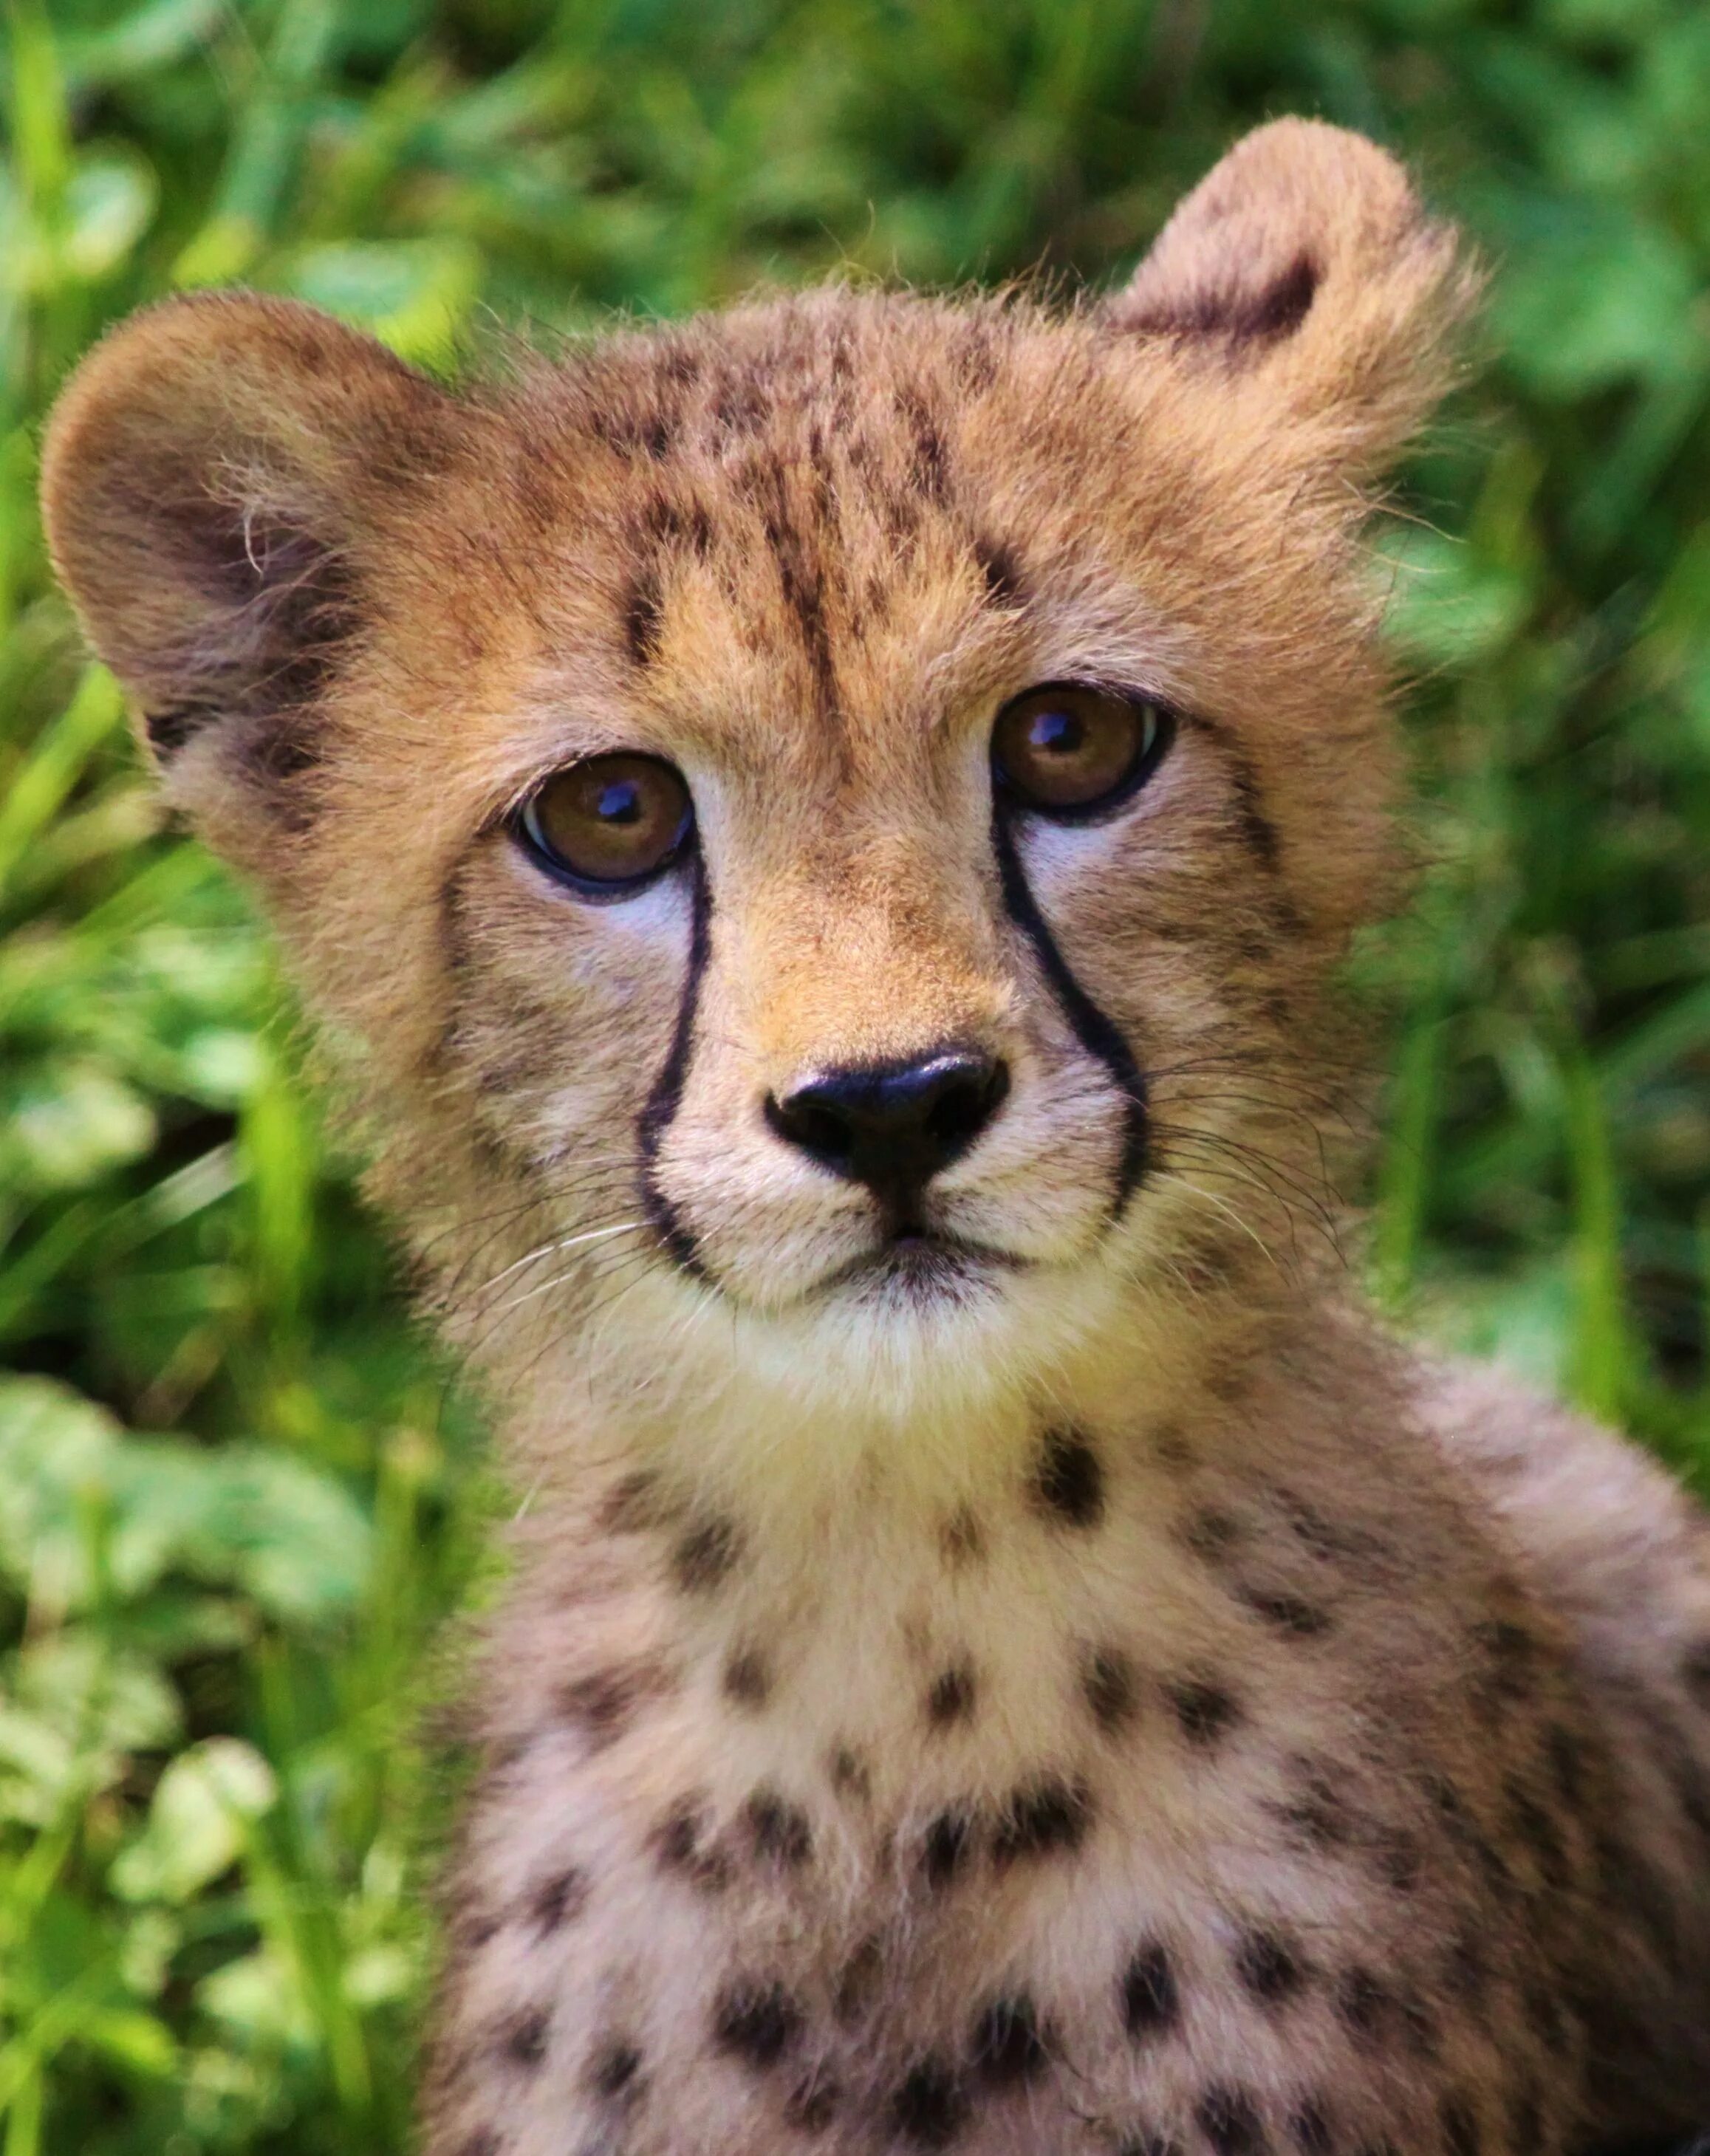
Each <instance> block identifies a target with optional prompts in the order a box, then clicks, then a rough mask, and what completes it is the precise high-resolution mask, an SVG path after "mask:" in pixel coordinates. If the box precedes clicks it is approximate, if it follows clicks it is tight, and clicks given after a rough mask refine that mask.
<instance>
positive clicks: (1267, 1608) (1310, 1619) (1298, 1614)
mask: <svg viewBox="0 0 1710 2156" xmlns="http://www.w3.org/2000/svg"><path fill="white" fill-rule="evenodd" d="M1237 1592H1238V1594H1239V1595H1240V1599H1241V1601H1243V1602H1244V1603H1245V1604H1246V1606H1247V1607H1248V1609H1250V1610H1251V1611H1252V1613H1253V1614H1254V1615H1255V1616H1256V1617H1259V1618H1262V1619H1263V1620H1264V1621H1265V1623H1266V1624H1267V1625H1270V1626H1271V1630H1273V1631H1276V1632H1281V1633H1283V1634H1284V1635H1286V1636H1287V1637H1288V1638H1290V1639H1294V1640H1317V1639H1322V1636H1323V1635H1324V1634H1325V1633H1327V1631H1328V1630H1330V1615H1329V1612H1328V1611H1327V1610H1326V1609H1321V1608H1320V1607H1319V1605H1318V1604H1317V1603H1316V1602H1308V1601H1307V1600H1306V1599H1304V1598H1303V1597H1302V1596H1301V1595H1298V1594H1281V1593H1279V1592H1276V1591H1274V1590H1272V1589H1269V1588H1263V1587H1243V1588H1240V1589H1238V1590H1237Z"/></svg>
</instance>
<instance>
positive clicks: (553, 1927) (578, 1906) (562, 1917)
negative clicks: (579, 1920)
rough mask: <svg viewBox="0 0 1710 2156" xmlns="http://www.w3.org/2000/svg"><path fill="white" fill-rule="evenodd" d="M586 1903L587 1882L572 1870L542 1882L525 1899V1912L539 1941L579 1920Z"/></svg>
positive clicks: (578, 1872)
mask: <svg viewBox="0 0 1710 2156" xmlns="http://www.w3.org/2000/svg"><path fill="white" fill-rule="evenodd" d="M587 1901H588V1880H587V1878H586V1876H584V1874H583V1873H582V1872H581V1871H578V1870H577V1869H576V1868H575V1866H566V1868H565V1869H564V1870H563V1871H555V1872H554V1873H553V1874H552V1877H551V1878H549V1879H544V1880H542V1881H541V1883H540V1885H539V1886H537V1887H536V1889H535V1891H534V1892H533V1893H532V1895H531V1896H530V1897H529V1904H528V1912H529V1915H530V1917H531V1918H532V1919H533V1922H534V1926H535V1929H536V1930H537V1931H538V1932H539V1933H541V1934H542V1936H543V1937H544V1935H545V1934H546V1933H548V1932H555V1931H557V1928H558V1927H559V1925H560V1924H563V1923H567V1922H569V1920H570V1919H571V1917H577V1916H579V1915H580V1914H581V1913H582V1911H583V1907H585V1906H586V1904H587Z"/></svg>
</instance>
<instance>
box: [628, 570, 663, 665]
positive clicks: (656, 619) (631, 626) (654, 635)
mask: <svg viewBox="0 0 1710 2156" xmlns="http://www.w3.org/2000/svg"><path fill="white" fill-rule="evenodd" d="M664 613H665V603H664V600H663V598H662V596H661V594H660V584H659V572H658V571H657V570H655V569H650V568H649V569H638V570H637V571H636V572H635V575H634V577H633V579H632V580H631V582H630V585H629V596H628V597H627V598H625V600H624V642H625V644H627V645H628V646H629V656H630V658H631V659H633V660H634V662H635V664H636V665H638V666H650V665H652V663H653V661H654V660H655V658H656V657H657V656H658V653H659V634H660V624H661V621H662V620H663V618H664Z"/></svg>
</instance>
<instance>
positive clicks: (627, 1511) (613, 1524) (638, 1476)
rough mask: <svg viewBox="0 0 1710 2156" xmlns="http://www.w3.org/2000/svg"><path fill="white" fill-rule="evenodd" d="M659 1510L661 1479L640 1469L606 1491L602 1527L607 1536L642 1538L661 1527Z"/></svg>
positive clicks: (602, 1509)
mask: <svg viewBox="0 0 1710 2156" xmlns="http://www.w3.org/2000/svg"><path fill="white" fill-rule="evenodd" d="M660 1510H661V1507H660V1496H659V1478H658V1476H655V1475H650V1474H649V1473H648V1472H647V1471H645V1470H644V1469H641V1470H639V1471H637V1472H636V1473H635V1474H634V1475H625V1476H623V1477H622V1478H621V1479H620V1480H619V1481H616V1482H614V1483H613V1485H612V1486H611V1488H610V1489H609V1490H608V1491H607V1492H606V1494H605V1497H604V1500H603V1502H602V1503H601V1506H600V1508H599V1515H598V1517H599V1524H600V1525H601V1527H603V1528H604V1529H605V1531H606V1532H607V1533H608V1534H614V1535H633V1534H639V1533H641V1532H643V1531H644V1529H646V1528H648V1527H656V1526H657V1525H658V1524H659V1517H660Z"/></svg>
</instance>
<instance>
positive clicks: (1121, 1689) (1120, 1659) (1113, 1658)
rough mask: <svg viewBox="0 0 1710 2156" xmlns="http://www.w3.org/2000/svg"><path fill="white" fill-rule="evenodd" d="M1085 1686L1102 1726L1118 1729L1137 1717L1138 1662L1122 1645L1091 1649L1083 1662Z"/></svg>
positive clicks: (1084, 1691)
mask: <svg viewBox="0 0 1710 2156" xmlns="http://www.w3.org/2000/svg"><path fill="white" fill-rule="evenodd" d="M1081 1691H1082V1692H1083V1693H1084V1694H1085V1695H1086V1704H1087V1705H1088V1706H1089V1707H1091V1709H1092V1718H1093V1720H1094V1721H1095V1722H1097V1724H1098V1726H1099V1727H1100V1728H1101V1729H1102V1730H1105V1731H1107V1732H1115V1731H1117V1730H1118V1729H1122V1728H1124V1727H1127V1724H1128V1723H1129V1722H1132V1720H1133V1719H1134V1716H1135V1713H1136V1712H1137V1709H1138V1707H1139V1700H1140V1687H1139V1682H1138V1680H1137V1677H1136V1676H1135V1674H1134V1665H1133V1664H1132V1662H1131V1661H1129V1659H1128V1657H1127V1655H1125V1654H1124V1653H1123V1652H1122V1649H1121V1648H1120V1647H1095V1648H1092V1649H1091V1650H1089V1651H1088V1652H1087V1654H1086V1656H1085V1657H1084V1659H1083V1661H1082V1662H1081Z"/></svg>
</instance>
